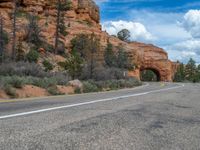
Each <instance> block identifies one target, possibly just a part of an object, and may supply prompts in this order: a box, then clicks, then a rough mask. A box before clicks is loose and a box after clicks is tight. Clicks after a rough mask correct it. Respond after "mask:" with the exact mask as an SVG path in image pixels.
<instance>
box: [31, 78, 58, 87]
mask: <svg viewBox="0 0 200 150" xmlns="http://www.w3.org/2000/svg"><path fill="white" fill-rule="evenodd" d="M32 82H33V83H32V84H33V85H35V86H38V87H41V88H45V89H47V88H48V87H50V86H52V85H57V81H56V80H55V79H54V78H35V79H34V78H33V81H32Z"/></svg>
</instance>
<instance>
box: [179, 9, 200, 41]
mask: <svg viewBox="0 0 200 150" xmlns="http://www.w3.org/2000/svg"><path fill="white" fill-rule="evenodd" d="M182 26H183V27H184V28H185V30H186V31H188V32H189V33H190V34H191V35H192V36H193V37H194V38H200V10H190V11H188V12H187V13H186V14H185V15H184V19H183V22H182Z"/></svg>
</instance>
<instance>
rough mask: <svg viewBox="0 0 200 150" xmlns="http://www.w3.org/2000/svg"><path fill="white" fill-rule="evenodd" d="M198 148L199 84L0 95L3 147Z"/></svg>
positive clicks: (70, 149) (0, 140)
mask: <svg viewBox="0 0 200 150" xmlns="http://www.w3.org/2000/svg"><path fill="white" fill-rule="evenodd" d="M44 149H47V150H55V149H58V150H60V149H61V150H199V149H200V84H189V83H186V84H177V83H146V84H145V85H143V86H141V87H137V88H133V89H125V90H118V91H112V92H102V93H91V94H82V95H74V96H58V97H43V98H32V99H20V100H0V150H44Z"/></svg>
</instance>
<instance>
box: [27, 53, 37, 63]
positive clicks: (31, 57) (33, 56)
mask: <svg viewBox="0 0 200 150" xmlns="http://www.w3.org/2000/svg"><path fill="white" fill-rule="evenodd" d="M38 58H39V53H38V52H37V51H36V50H30V51H29V52H28V54H27V55H26V59H27V60H28V61H29V62H35V63H36V62H37V61H38Z"/></svg>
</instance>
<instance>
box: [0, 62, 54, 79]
mask: <svg viewBox="0 0 200 150" xmlns="http://www.w3.org/2000/svg"><path fill="white" fill-rule="evenodd" d="M0 74H1V75H2V76H13V75H16V76H33V77H48V76H49V75H50V74H47V73H46V72H44V71H43V69H42V68H41V67H40V66H39V65H38V64H36V63H33V62H32V63H29V62H7V63H3V64H0Z"/></svg>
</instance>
